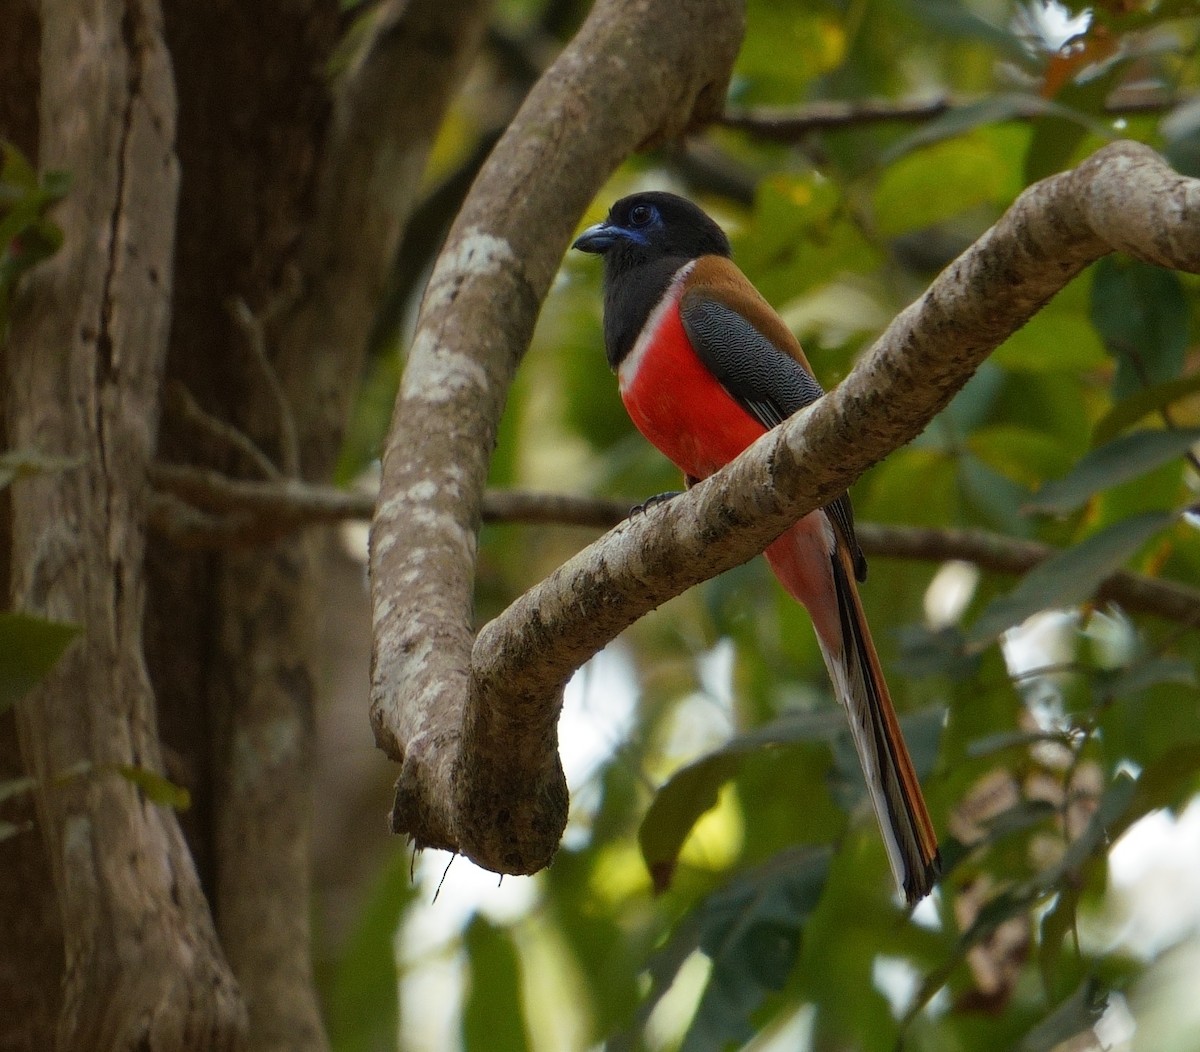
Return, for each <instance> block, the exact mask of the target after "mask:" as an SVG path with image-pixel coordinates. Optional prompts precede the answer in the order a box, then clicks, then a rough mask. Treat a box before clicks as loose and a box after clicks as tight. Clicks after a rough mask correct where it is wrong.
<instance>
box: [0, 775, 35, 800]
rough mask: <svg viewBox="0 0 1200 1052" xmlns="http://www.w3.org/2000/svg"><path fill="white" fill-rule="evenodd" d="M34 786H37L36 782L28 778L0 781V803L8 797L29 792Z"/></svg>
mask: <svg viewBox="0 0 1200 1052" xmlns="http://www.w3.org/2000/svg"><path fill="white" fill-rule="evenodd" d="M35 785H37V780H36V779H33V778H29V777H22V778H6V779H5V780H4V781H0V803H2V802H3V801H5V800H7V799H9V797H12V796H19V795H20V794H22V793H27V792H29V791H30V790H31V789H32V788H33V787H34V786H35Z"/></svg>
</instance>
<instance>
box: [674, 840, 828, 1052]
mask: <svg viewBox="0 0 1200 1052" xmlns="http://www.w3.org/2000/svg"><path fill="white" fill-rule="evenodd" d="M829 859H830V855H829V852H828V851H824V850H813V849H811V848H790V849H788V850H786V851H782V852H780V853H779V854H778V855H776V856H775V857H774V858H773V859H771V860H770V861H769V862H767V863H766V864H765V865H762V866H759V867H757V868H755V869H752V870H748V871H747V872H745V873H743V874H741V875H740V876H738V877H737V878H736V879H734V880H733V881H732V882H730V883H729V884H728V885H726V886H725V887H724V888H721V889H720V890H719V891H716V892H714V893H713V894H712V895H710V896H709V897H708V898H707V899H705V900H704V901H703V902H702V903H701V904H700V905H699V906H698V907H697V908H696V911H695V912H696V918H697V921H698V923H699V925H700V948H701V949H702V950H703V951H704V953H705V954H706V955H707V956H708V957H709V959H710V960H711V961H712V972H711V974H710V975H709V979H708V984H707V986H706V987H705V989H704V993H703V994H702V995H701V997H700V1004H699V1006H698V1007H697V1009H696V1015H695V1017H694V1018H693V1019H692V1024H691V1026H690V1027H689V1028H688V1031H687V1034H686V1035H685V1036H684V1039H683V1044H682V1045H681V1046H680V1052H720V1050H721V1049H724V1048H725V1047H726V1046H727V1045H728V1044H729V1043H730V1042H731V1041H737V1042H741V1041H745V1040H747V1039H748V1038H750V1037H752V1036H753V1034H754V1028H753V1026H752V1025H751V1022H750V1017H751V1016H752V1014H753V1013H754V1012H755V1011H756V1010H757V1009H758V1007H759V1006H760V1005H761V1004H762V1003H763V1001H764V1000H765V999H766V997H767V996H768V995H769V994H770V993H772V992H774V991H778V990H781V989H782V988H783V986H784V983H785V982H786V981H787V977H788V975H789V974H790V972H791V970H792V968H793V967H794V966H795V962H796V958H797V956H798V955H799V952H800V941H801V937H802V936H803V932H804V925H805V922H806V921H807V919H808V916H809V914H810V913H811V912H812V911H813V908H814V907H815V906H816V904H817V902H818V900H819V899H820V897H821V892H822V891H823V890H824V887H825V880H826V877H827V876H828V873H829Z"/></svg>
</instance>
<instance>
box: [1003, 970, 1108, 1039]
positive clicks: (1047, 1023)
mask: <svg viewBox="0 0 1200 1052" xmlns="http://www.w3.org/2000/svg"><path fill="white" fill-rule="evenodd" d="M1107 1007H1108V991H1107V990H1106V989H1105V988H1104V987H1103V986H1102V985H1101V984H1100V983H1098V982H1097V981H1096V980H1095V979H1091V978H1088V979H1085V980H1084V981H1083V982H1082V983H1081V984H1080V986H1079V988H1078V989H1077V990H1076V991H1075V992H1074V993H1073V994H1072V995H1071V996H1070V997H1068V998H1067V999H1066V1000H1065V1001H1064V1002H1063V1003H1062V1004H1060V1005H1059V1006H1058V1007H1057V1008H1056V1009H1055V1010H1054V1011H1053V1012H1051V1013H1050V1014H1049V1015H1048V1016H1046V1018H1045V1019H1043V1020H1042V1021H1041V1022H1040V1023H1038V1024H1037V1026H1035V1027H1034V1028H1033V1029H1032V1030H1030V1031H1029V1033H1027V1034H1026V1035H1025V1039H1024V1040H1023V1041H1022V1042H1021V1045H1020V1049H1021V1052H1050V1050H1051V1049H1054V1048H1057V1047H1058V1046H1059V1045H1061V1044H1062V1043H1063V1042H1064V1041H1067V1040H1069V1039H1070V1038H1072V1037H1075V1035H1076V1034H1082V1033H1083V1032H1084V1031H1085V1030H1090V1029H1091V1028H1092V1026H1093V1025H1094V1024H1095V1023H1097V1022H1098V1021H1099V1019H1100V1017H1101V1016H1102V1015H1103V1014H1104V1010H1105V1009H1106V1008H1107Z"/></svg>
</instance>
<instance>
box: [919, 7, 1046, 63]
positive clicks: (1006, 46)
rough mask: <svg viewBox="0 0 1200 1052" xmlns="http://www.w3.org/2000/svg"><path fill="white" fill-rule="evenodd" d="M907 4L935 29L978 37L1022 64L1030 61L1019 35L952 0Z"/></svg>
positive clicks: (945, 33)
mask: <svg viewBox="0 0 1200 1052" xmlns="http://www.w3.org/2000/svg"><path fill="white" fill-rule="evenodd" d="M909 6H910V7H911V9H912V12H913V14H914V15H916V16H917V17H918V18H919V19H921V21H923V22H925V23H926V24H927V25H928V26H929V27H930V28H931V29H935V30H937V31H938V32H939V33H942V34H944V35H946V36H949V37H966V38H967V39H969V40H974V41H979V42H980V43H983V44H986V45H988V47H991V48H993V49H994V50H995V51H996V52H997V53H998V54H1000V55H1003V56H1004V57H1005V58H1007V59H1010V60H1012V61H1013V62H1016V63H1018V64H1019V65H1022V66H1024V65H1027V64H1028V63H1029V61H1030V58H1031V56H1030V53H1029V49H1028V48H1027V47H1026V46H1025V44H1024V43H1023V42H1022V40H1021V39H1020V37H1018V36H1017V35H1016V34H1015V33H1013V32H1011V31H1009V30H1008V29H1005V28H1004V27H1003V26H998V25H996V24H995V23H994V22H988V21H987V20H986V19H983V18H981V17H980V16H979V15H977V14H975V12H974V11H972V10H971V9H970V8H968V7H966V6H964V5H962V4H959V3H955V2H954V0H909Z"/></svg>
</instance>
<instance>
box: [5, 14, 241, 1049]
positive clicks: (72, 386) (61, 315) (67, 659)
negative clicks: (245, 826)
mask: <svg viewBox="0 0 1200 1052" xmlns="http://www.w3.org/2000/svg"><path fill="white" fill-rule="evenodd" d="M41 18H42V26H41V28H42V47H41V109H40V115H41V123H40V126H41V129H42V134H41V143H40V150H39V154H40V160H41V163H42V165H43V167H44V168H48V169H49V168H56V169H64V170H67V171H70V172H71V173H72V175H73V179H74V185H73V190H72V192H71V194H70V195H69V197H68V198H67V200H66V201H65V202H64V203H63V205H62V206H61V208H60V210H59V212H58V217H59V220H60V222H61V223H62V226H63V228H64V230H65V231H66V232H67V237H66V243H65V244H64V246H63V248H62V249H61V251H60V252H59V253H58V254H57V255H56V256H54V257H53V258H52V259H51V260H49V261H48V262H47V263H46V264H45V265H44V266H42V267H40V268H38V269H37V270H36V271H35V272H34V273H33V274H32V275H31V276H30V280H29V281H28V282H27V284H26V285H25V289H24V296H23V299H22V302H21V303H20V304H19V305H18V307H19V309H16V310H14V318H13V329H12V335H11V340H10V343H9V348H8V363H7V365H8V380H9V383H8V392H9V403H8V406H7V420H8V430H9V436H10V441H11V442H12V444H13V445H14V446H16V447H18V448H29V449H37V450H41V451H44V452H48V453H55V454H61V455H64V456H70V457H78V458H79V460H80V466H79V467H78V468H77V469H73V470H68V471H66V472H64V473H62V474H58V475H54V476H41V477H39V478H36V479H32V480H27V481H26V482H23V483H22V484H21V485H20V486H18V487H16V488H15V489H14V491H13V494H12V506H13V512H12V516H13V518H12V521H13V550H12V577H13V579H12V590H13V594H14V598H15V603H16V605H17V606H18V607H19V608H21V609H25V610H28V611H31V612H34V613H37V614H41V615H45V616H48V617H51V618H55V619H58V620H64V621H73V622H76V623H78V624H79V625H81V626H82V629H83V632H82V635H81V638H80V639H79V640H78V641H76V642H75V643H74V644H73V645H72V646H71V647H70V649H69V650H68V651H67V653H66V655H65V656H64V657H63V659H62V660H61V661H60V662H59V664H58V666H57V667H56V668H55V670H54V671H53V672H52V673H51V674H50V675H49V676H48V677H47V679H46V680H45V681H44V682H43V684H42V685H41V686H40V687H39V688H38V689H37V690H36V691H35V692H34V693H33V694H32V695H31V696H30V697H28V698H26V699H25V700H24V701H22V702H21V703H20V704H19V705H18V707H17V723H18V728H19V732H20V738H21V747H22V753H23V756H24V761H25V767H26V769H27V770H28V771H29V772H30V773H31V774H33V775H34V776H35V777H36V778H37V781H38V785H37V790H36V801H37V815H38V823H39V826H40V828H41V833H42V836H43V838H44V841H45V844H46V847H47V853H48V855H49V859H50V865H51V872H52V874H53V878H54V888H55V892H56V894H57V897H58V903H59V909H60V912H61V915H62V920H63V932H64V938H65V960H66V970H65V974H64V979H63V987H62V995H63V996H62V1007H61V1011H60V1014H59V1019H58V1027H57V1045H58V1047H59V1048H61V1049H93V1048H94V1049H122V1048H129V1049H134V1048H137V1049H153V1050H155V1052H158V1050H172V1049H181V1050H182V1049H192V1048H197V1047H204V1048H211V1049H222V1048H233V1047H235V1046H236V1045H237V1043H238V1041H239V1038H240V1034H241V1031H242V1028H243V1027H244V1015H243V1007H242V1002H241V999H240V997H239V996H238V992H237V988H236V984H235V983H234V981H233V978H232V976H231V974H230V972H229V970H228V967H227V965H226V964H225V960H224V957H223V955H222V953H221V950H220V947H219V946H218V944H217V939H216V933H215V931H214V930H213V927H212V923H211V920H210V917H209V912H208V907H207V904H206V902H205V900H204V896H203V894H202V892H201V890H200V885H199V882H198V880H197V876H196V871H195V868H194V866H193V865H192V859H191V856H190V854H189V852H188V850H187V846H186V844H185V842H184V838H183V835H182V833H181V831H180V829H179V825H178V823H177V821H176V817H175V814H174V812H173V811H171V810H170V809H169V808H167V807H164V806H162V805H160V804H156V803H154V802H153V801H151V800H150V799H148V798H147V797H146V796H145V794H144V793H143V791H142V790H141V789H140V788H139V787H138V784H137V772H142V771H148V772H152V773H158V772H160V771H161V769H162V758H161V752H160V748H159V742H158V735H157V726H156V715H155V709H154V696H153V693H152V691H151V689H150V684H149V680H148V677H147V674H146V668H145V665H144V662H143V658H142V614H143V597H144V584H143V581H144V578H143V570H142V567H143V554H144V536H143V529H144V527H143V524H144V522H145V504H146V498H147V484H146V466H147V464H148V463H149V461H150V459H151V457H152V456H153V453H154V445H155V433H156V430H157V423H158V415H159V402H158V399H159V392H160V389H161V382H162V372H163V363H164V361H165V356H166V343H167V329H168V319H169V309H170V290H171V253H172V248H173V241H174V229H175V208H176V198H177V194H176V191H177V185H178V179H177V171H178V169H177V164H176V159H175V154H174V135H175V94H174V84H173V81H172V77H171V70H170V64H169V60H168V57H167V53H166V48H165V44H164V41H163V38H162V30H161V15H160V12H159V10H158V7H157V4H156V3H154V2H153V0H127V2H122V0H102V2H98V3H96V4H94V5H91V6H90V7H88V8H84V9H81V8H80V7H79V6H78V5H76V4H74V3H71V2H69V0H46V2H45V3H44V4H43V6H42V9H41Z"/></svg>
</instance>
